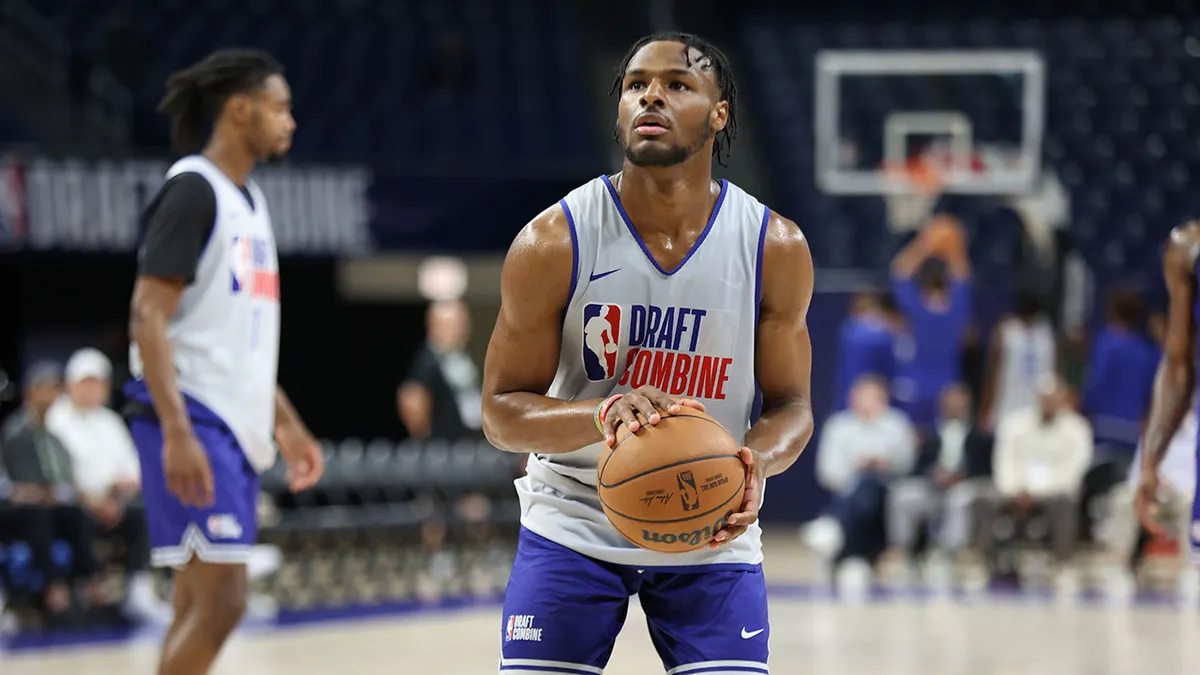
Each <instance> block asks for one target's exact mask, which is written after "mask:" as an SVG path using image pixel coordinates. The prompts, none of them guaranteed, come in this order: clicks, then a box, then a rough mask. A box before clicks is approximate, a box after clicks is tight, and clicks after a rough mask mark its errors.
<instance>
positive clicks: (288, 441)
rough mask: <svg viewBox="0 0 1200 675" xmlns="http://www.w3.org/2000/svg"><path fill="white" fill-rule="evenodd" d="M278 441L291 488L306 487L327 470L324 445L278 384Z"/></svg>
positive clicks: (295, 489)
mask: <svg viewBox="0 0 1200 675" xmlns="http://www.w3.org/2000/svg"><path fill="white" fill-rule="evenodd" d="M275 442H276V443H278V444H279V453H280V454H281V455H283V460H284V461H285V462H287V467H288V476H287V479H288V487H289V488H290V489H291V490H292V492H299V491H300V490H307V489H309V488H311V487H312V486H314V485H316V484H317V481H319V480H321V474H323V473H325V457H324V456H323V455H322V454H321V444H320V443H318V442H317V439H316V437H314V436H313V435H312V432H311V431H309V430H308V427H307V426H305V425H304V421H303V420H301V419H300V413H298V412H296V407H295V406H293V405H292V402H291V400H290V399H289V398H288V397H287V394H285V393H284V392H283V387H279V386H276V387H275Z"/></svg>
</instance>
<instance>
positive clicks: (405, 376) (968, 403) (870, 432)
mask: <svg viewBox="0 0 1200 675" xmlns="http://www.w3.org/2000/svg"><path fill="white" fill-rule="evenodd" d="M890 277H891V282H890V286H891V287H890V289H888V291H887V292H879V293H862V294H859V295H857V296H856V297H855V298H854V299H853V302H852V306H851V308H850V311H849V313H848V315H847V317H846V318H845V321H844V324H843V325H842V326H841V329H840V332H839V341H840V344H839V353H838V354H837V358H838V368H837V375H836V378H837V379H836V383H835V394H834V401H833V403H834V405H833V408H834V411H833V412H832V414H831V415H830V417H829V418H828V419H827V420H825V422H824V423H823V425H822V427H821V429H820V435H819V438H818V440H817V441H816V442H815V445H816V447H814V448H812V449H811V450H810V452H814V451H815V452H816V453H817V461H816V472H817V478H818V480H819V482H820V483H821V485H823V486H824V487H825V488H826V489H827V490H828V491H829V492H830V493H831V495H832V499H831V502H830V505H829V507H828V510H827V512H826V514H825V515H824V516H823V517H822V518H819V519H818V520H816V521H814V522H812V523H810V524H809V525H807V526H806V527H805V529H804V538H805V540H806V541H807V543H808V544H809V545H810V547H811V548H812V549H813V550H815V551H817V552H818V553H820V554H821V555H822V556H823V557H824V558H825V560H826V562H827V563H828V566H827V569H828V570H829V571H830V573H831V575H832V578H833V579H834V580H835V582H836V584H837V585H838V587H839V588H840V589H842V590H844V591H847V592H854V591H856V590H861V591H865V590H866V589H867V588H868V587H869V586H870V585H871V584H872V583H873V582H874V580H875V577H876V576H877V574H879V573H881V572H882V571H883V570H885V569H887V570H897V569H898V570H900V573H901V576H902V577H903V579H905V580H908V581H911V582H914V583H915V582H922V583H929V584H935V585H940V586H946V587H949V586H952V585H956V584H957V585H961V586H963V587H966V588H978V589H982V588H984V587H986V586H988V585H989V584H990V583H992V582H998V581H1009V582H1014V583H1026V582H1031V581H1032V579H1031V578H1029V577H1030V576H1031V575H1042V576H1043V577H1044V579H1046V580H1050V581H1051V582H1052V583H1053V584H1054V585H1055V586H1056V587H1057V588H1058V589H1059V590H1060V591H1061V592H1064V593H1073V592H1077V591H1078V589H1079V588H1080V585H1081V571H1082V566H1081V565H1080V564H1079V561H1080V559H1081V551H1083V550H1085V549H1086V550H1088V551H1090V552H1093V553H1098V554H1099V558H1098V559H1099V560H1100V561H1101V563H1102V564H1101V566H1100V568H1099V570H1100V575H1101V576H1100V580H1101V582H1102V583H1103V585H1104V587H1105V588H1106V589H1107V590H1108V592H1109V593H1110V594H1112V595H1113V596H1115V597H1125V598H1127V597H1132V595H1133V593H1134V592H1135V591H1136V590H1137V588H1138V577H1137V573H1138V569H1139V566H1140V565H1141V563H1142V561H1143V560H1144V555H1143V552H1144V551H1145V550H1146V546H1147V543H1148V537H1147V536H1146V534H1145V533H1144V532H1141V531H1140V529H1139V527H1138V524H1137V523H1136V521H1135V520H1134V518H1133V516H1132V507H1131V504H1132V498H1133V491H1132V488H1131V485H1132V482H1133V481H1135V480H1136V476H1135V475H1133V474H1134V473H1135V471H1136V466H1137V462H1136V455H1137V452H1138V438H1139V435H1140V432H1141V428H1142V424H1143V420H1144V418H1145V416H1146V413H1147V409H1148V406H1149V402H1150V394H1151V387H1152V382H1153V378H1154V371H1155V368H1156V365H1157V362H1158V358H1159V356H1158V355H1159V349H1160V347H1159V343H1160V342H1161V339H1162V328H1163V326H1162V317H1161V316H1160V315H1150V316H1147V315H1146V311H1145V308H1144V307H1143V302H1142V296H1141V295H1140V294H1138V293H1136V292H1131V291H1126V290H1122V289H1116V290H1113V291H1112V292H1111V293H1109V294H1108V295H1107V297H1106V305H1105V317H1104V321H1103V322H1102V323H1101V324H1099V325H1098V328H1097V329H1096V330H1094V331H1092V332H1091V334H1090V335H1087V336H1086V338H1083V337H1081V336H1080V335H1079V334H1078V333H1077V331H1072V330H1069V329H1067V328H1064V326H1063V325H1062V322H1061V321H1060V320H1059V318H1058V314H1059V312H1058V311H1057V308H1056V307H1055V301H1054V299H1053V298H1052V297H1051V296H1050V295H1049V294H1047V293H1046V292H1045V289H1044V287H1043V286H1044V284H1043V285H1034V286H1030V287H1022V288H1019V289H1018V291H1017V292H1016V294H1015V297H1014V298H1013V301H1012V303H1011V307H1012V309H1011V311H1010V312H1009V313H1008V314H1007V315H1005V316H1004V317H1002V318H1001V319H1000V320H999V321H998V322H997V323H996V324H995V325H994V327H992V329H991V333H990V336H988V337H987V338H986V339H984V337H983V336H981V334H980V330H979V328H978V318H977V312H976V311H974V309H973V308H972V300H973V298H978V297H980V294H982V293H987V292H988V289H986V288H980V287H979V284H976V283H975V280H974V279H973V271H972V268H971V265H970V262H969V259H968V255H967V251H966V236H965V234H964V232H963V229H962V227H961V226H960V225H959V224H958V223H957V221H955V220H954V219H953V218H951V217H949V216H945V215H938V216H935V217H934V218H933V219H932V220H931V221H930V223H929V224H928V225H926V226H925V227H924V228H923V229H922V230H921V231H920V232H919V233H918V234H917V235H916V236H915V237H914V238H913V239H912V240H911V241H910V242H909V243H908V244H907V245H906V246H904V247H903V248H902V249H901V250H900V251H899V253H898V254H897V255H896V256H895V259H894V261H893V264H892V267H891V273H890ZM1043 281H1044V279H1043ZM1039 283H1040V282H1039ZM471 333H472V328H471V317H470V312H469V310H468V307H467V306H466V304H465V303H463V302H462V301H460V300H440V301H435V302H432V303H431V304H430V305H429V308H428V311H427V314H426V339H425V341H424V342H423V343H422V345H421V346H420V348H419V349H418V350H417V352H416V354H415V355H414V356H413V358H412V360H411V365H410V366H409V368H408V370H407V372H405V373H401V374H399V376H398V377H397V388H396V415H397V416H398V418H399V420H400V421H401V422H402V423H403V425H404V427H405V428H406V430H407V433H408V435H409V437H410V438H411V439H412V441H413V442H415V443H426V444H428V443H444V447H446V448H455V447H458V444H459V443H460V442H466V443H468V444H469V443H470V442H473V441H482V438H483V437H482V433H481V431H480V405H481V398H480V397H481V392H480V379H481V378H480V371H479V365H478V362H477V361H476V360H475V359H474V358H473V357H472V356H471V354H470V353H469V350H468V343H469V342H470V337H471ZM984 345H986V349H985V348H984ZM22 383H23V387H24V389H23V396H22V407H21V408H20V409H19V410H18V411H17V412H15V413H14V414H12V415H11V416H10V417H8V418H7V419H5V420H4V421H3V423H2V425H0V593H3V592H4V589H7V593H8V595H9V598H8V600H9V601H10V605H16V606H18V607H24V608H27V609H30V610H31V611H33V613H35V614H36V615H38V616H39V617H40V618H41V619H43V620H45V621H48V622H49V623H50V624H51V625H56V624H62V623H66V624H70V623H72V622H74V621H79V620H80V618H79V615H80V612H84V613H88V612H92V613H94V612H97V611H99V612H107V613H108V614H112V615H116V616H119V617H121V618H123V619H125V620H128V621H136V622H163V621H167V620H169V618H170V615H171V610H170V608H169V606H167V604H166V603H165V602H164V601H163V600H162V598H163V597H166V596H165V594H164V593H163V592H162V590H163V589H161V588H159V587H156V585H155V583H154V579H153V577H151V575H150V572H149V565H148V560H149V555H148V548H147V533H146V529H145V522H144V520H143V516H142V511H141V508H142V507H141V503H140V498H139V494H140V483H139V480H140V476H139V473H140V472H139V460H138V457H137V452H136V450H135V448H134V446H133V444H132V442H131V440H130V438H129V433H128V431H127V429H126V426H125V423H124V421H123V419H122V417H121V415H120V413H119V412H117V411H115V410H114V409H112V408H111V407H109V405H108V403H109V397H110V393H111V392H112V385H113V365H112V363H110V361H109V359H108V358H107V357H106V356H105V355H104V354H102V353H101V352H99V351H97V350H95V349H91V348H85V349H81V350H79V351H78V352H76V353H75V354H73V355H71V357H70V358H69V359H68V360H67V361H66V363H65V364H63V365H61V366H60V365H59V364H57V363H51V362H41V363H37V364H34V365H33V366H32V367H31V368H30V369H29V370H28V371H27V372H26V373H25V376H24V378H23V380H22ZM1195 434H1196V422H1195V415H1194V414H1193V415H1191V416H1189V419H1188V420H1187V422H1186V423H1185V428H1184V430H1182V431H1181V432H1180V435H1179V439H1178V440H1177V442H1176V444H1175V446H1174V447H1175V448H1176V449H1173V450H1172V453H1171V455H1170V457H1169V458H1168V460H1167V462H1166V465H1165V469H1164V475H1165V476H1166V486H1167V487H1166V488H1165V493H1164V500H1165V502H1166V504H1167V506H1168V508H1165V509H1164V511H1163V517H1164V518H1167V519H1169V520H1170V521H1171V523H1172V524H1173V526H1174V527H1175V528H1176V530H1175V531H1177V532H1182V530H1181V529H1180V528H1183V527H1186V524H1187V522H1188V518H1187V517H1186V516H1187V514H1188V509H1187V507H1188V504H1189V500H1190V496H1191V494H1192V492H1193V489H1194V484H1195V478H1194V475H1195V459H1194V452H1193V448H1194V442H1195ZM450 451H452V452H453V450H450ZM438 499H439V498H438V497H437V496H433V495H431V496H429V497H428V498H426V497H423V496H419V495H418V496H417V497H416V498H415V501H416V502H417V503H415V504H414V505H413V506H414V509H415V511H416V512H418V513H419V514H421V515H420V518H419V521H418V522H417V524H416V529H415V530H414V531H415V532H416V542H415V543H416V546H415V547H414V548H415V549H418V550H419V551H420V561H421V562H420V563H419V565H418V566H419V567H420V568H421V569H420V570H419V575H420V576H421V577H422V578H423V580H424V583H425V585H426V586H431V587H439V586H440V587H445V586H446V585H447V584H449V583H450V582H451V580H452V579H456V578H457V579H462V578H464V575H470V574H472V573H473V572H472V570H474V569H475V567H474V566H478V565H480V564H483V565H486V566H490V567H492V568H495V569H500V568H502V567H504V564H505V560H504V559H503V555H500V554H499V553H498V552H497V549H496V547H495V546H494V540H495V538H496V536H497V530H496V525H495V524H494V523H495V520H494V518H493V512H494V511H495V509H496V506H497V505H496V504H495V503H493V501H492V498H490V497H488V496H487V495H485V494H481V493H478V492H471V491H470V490H467V491H463V492H462V493H455V494H454V496H453V499H451V500H450V501H451V502H452V503H444V504H443V503H436V504H435V503H433V502H434V501H437V500H438ZM443 501H446V500H444V499H443ZM448 520H449V521H453V524H454V525H453V527H451V526H449V525H448V522H447V521H448ZM452 533H453V534H452ZM460 534H461V538H462V539H463V541H461V542H460V541H458V540H457V539H454V538H455V537H459V536H460ZM452 539H453V541H452ZM471 547H474V548H471ZM465 550H471V551H476V552H478V551H482V552H484V553H483V554H482V560H483V562H482V563H480V562H479V560H478V558H480V556H478V555H475V554H474V553H472V554H471V556H472V557H470V560H471V561H473V562H466V561H465V559H464V553H463V551H465ZM259 553H261V556H262V558H261V560H259V561H258V562H257V563H255V564H253V565H252V569H251V570H250V574H251V576H252V577H258V578H261V577H263V576H265V575H270V574H272V573H274V572H275V571H276V570H277V569H278V567H279V565H280V561H279V557H280V552H279V550H278V549H273V547H271V546H260V547H259ZM1029 555H1033V559H1034V560H1035V561H1036V560H1038V559H1039V558H1038V555H1041V556H1042V557H1041V558H1040V559H1043V560H1044V561H1045V563H1044V564H1042V565H1040V566H1039V565H1033V566H1032V567H1031V566H1029V565H1024V564H1020V561H1021V560H1023V559H1024V558H1027V557H1029ZM1093 558H1095V556H1093ZM16 577H19V578H16ZM1179 583H1180V592H1181V593H1186V594H1189V595H1190V596H1193V597H1195V596H1200V578H1198V577H1197V576H1196V575H1195V574H1194V573H1185V574H1183V575H1182V576H1181V577H1180V582H1179ZM12 601H15V602H12ZM3 602H4V597H3V595H0V616H4V614H3ZM260 602H262V603H266V602H267V601H266V600H265V599H263V598H260ZM9 623H11V619H10V620H9ZM0 627H3V626H2V625H0Z"/></svg>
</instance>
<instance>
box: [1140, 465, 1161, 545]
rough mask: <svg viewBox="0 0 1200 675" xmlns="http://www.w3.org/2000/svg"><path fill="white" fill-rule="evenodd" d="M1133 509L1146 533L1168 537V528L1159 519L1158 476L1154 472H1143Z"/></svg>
mask: <svg viewBox="0 0 1200 675" xmlns="http://www.w3.org/2000/svg"><path fill="white" fill-rule="evenodd" d="M1133 509H1134V511H1135V512H1136V513H1137V518H1138V520H1139V521H1141V523H1142V527H1144V528H1146V531H1147V532H1149V533H1150V534H1152V535H1154V536H1156V537H1162V536H1164V535H1166V533H1167V531H1166V528H1164V527H1163V524H1162V521H1161V520H1159V517H1158V510H1159V509H1158V475H1157V474H1156V473H1155V472H1153V471H1145V470H1143V471H1142V474H1141V478H1140V479H1139V480H1138V486H1137V494H1136V495H1135V496H1134V500H1133Z"/></svg>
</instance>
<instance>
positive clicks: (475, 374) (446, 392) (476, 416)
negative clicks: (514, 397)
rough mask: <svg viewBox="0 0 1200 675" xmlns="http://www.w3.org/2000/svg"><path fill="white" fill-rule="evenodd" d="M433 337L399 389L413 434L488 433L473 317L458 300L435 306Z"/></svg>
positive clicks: (430, 323)
mask: <svg viewBox="0 0 1200 675" xmlns="http://www.w3.org/2000/svg"><path fill="white" fill-rule="evenodd" d="M425 320H426V328H427V331H428V335H427V339H426V341H425V343H424V344H423V345H421V348H420V349H419V350H418V351H417V354H416V356H415V357H413V363H412V366H411V367H410V368H409V371H408V376H407V377H406V378H405V380H404V382H403V383H401V384H400V388H399V390H398V391H397V393H396V397H397V406H398V408H399V411H400V419H401V421H403V422H404V426H405V427H406V428H407V429H408V433H409V435H410V436H412V437H413V438H416V439H419V440H426V439H430V438H437V439H441V440H451V441H452V440H458V439H460V438H480V437H481V436H482V434H481V432H480V429H481V417H482V414H483V413H482V401H483V399H482V394H481V393H480V388H479V387H480V384H479V368H478V367H477V366H476V365H475V362H474V361H472V360H471V357H470V355H469V354H467V352H466V347H467V340H468V339H469V338H470V336H471V316H470V314H469V313H468V312H467V306H466V305H465V304H464V303H463V302H461V301H458V300H444V301H439V302H435V303H433V304H431V305H430V306H429V311H428V313H427V314H426V317H425Z"/></svg>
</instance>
